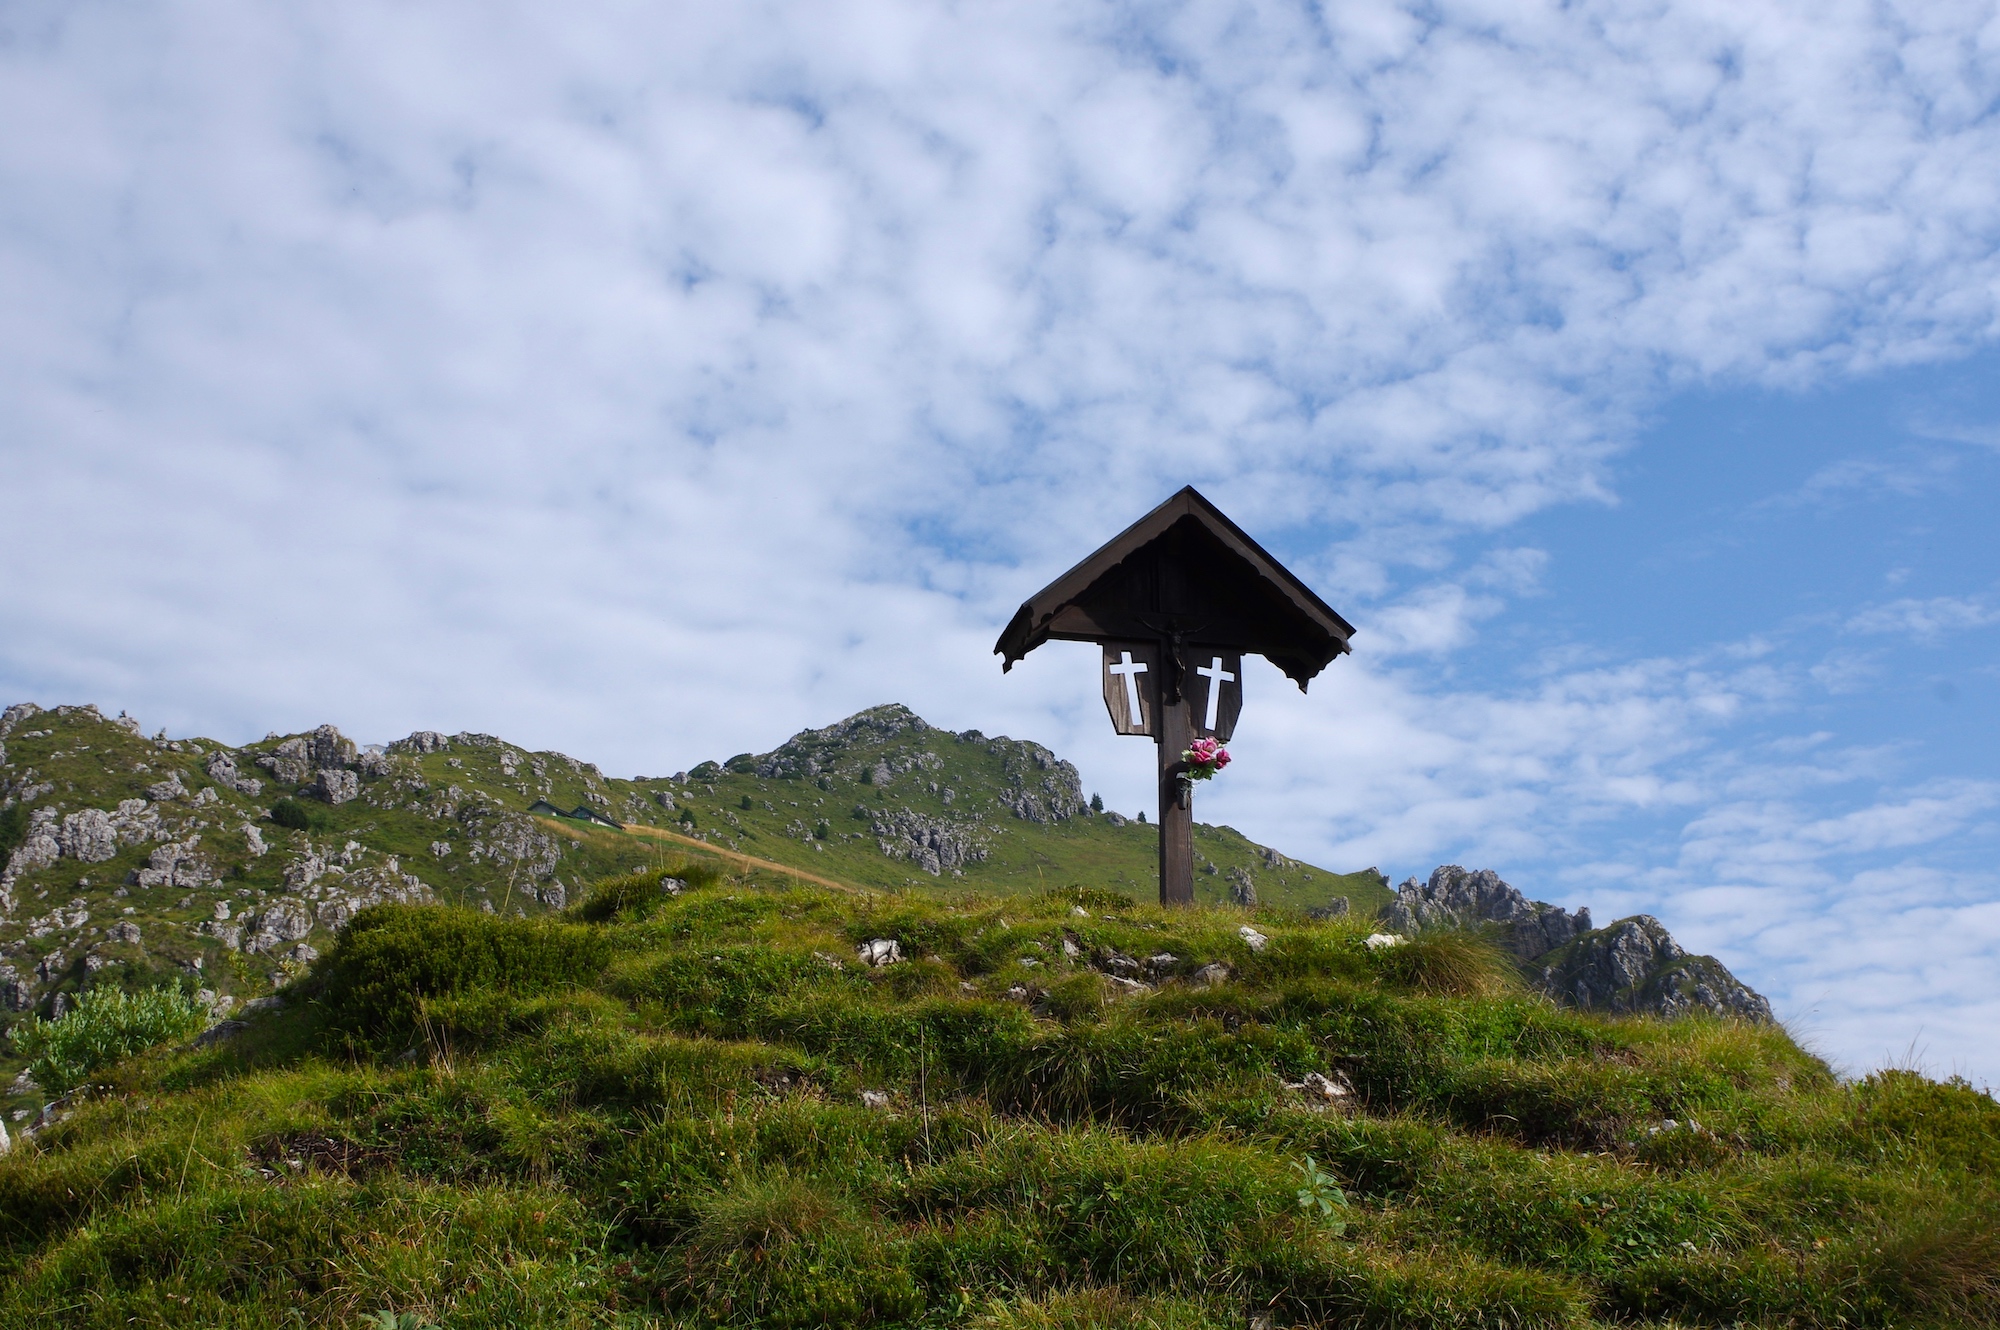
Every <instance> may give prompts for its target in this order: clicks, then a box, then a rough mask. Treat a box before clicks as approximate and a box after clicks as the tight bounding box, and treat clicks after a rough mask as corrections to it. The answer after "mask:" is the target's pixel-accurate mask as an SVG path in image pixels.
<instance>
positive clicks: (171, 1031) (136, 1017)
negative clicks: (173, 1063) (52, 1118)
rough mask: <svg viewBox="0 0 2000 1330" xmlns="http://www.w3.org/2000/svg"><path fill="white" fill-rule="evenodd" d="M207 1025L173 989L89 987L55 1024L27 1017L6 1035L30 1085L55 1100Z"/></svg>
mask: <svg viewBox="0 0 2000 1330" xmlns="http://www.w3.org/2000/svg"><path fill="white" fill-rule="evenodd" d="M206 1024H208V1007H207V1005H206V1004H204V1003H201V1002H198V1001H196V1000H195V999H194V997H193V996H192V995H191V994H188V993H185V992H183V991H181V990H180V989H178V988H155V989H151V990H148V991H146V992H143V993H127V992H124V991H122V990H120V989H116V988H93V989H91V990H90V991H89V992H87V993H85V994H83V995H82V996H81V997H79V998H78V999H77V1001H76V1006H74V1007H72V1008H71V1009H70V1010H69V1011H68V1012H66V1013H65V1014H63V1015H62V1016H61V1017H59V1018H57V1019H56V1020H53V1021H45V1020H42V1019H41V1018H39V1017H36V1016H30V1017H28V1018H27V1019H26V1020H24V1021H21V1022H19V1023H17V1024H16V1025H15V1026H14V1027H13V1029H12V1030H11V1031H10V1032H9V1033H10V1034H11V1035H12V1036H13V1040H14V1047H15V1049H16V1050H17V1051H18V1052H19V1053H20V1054H21V1055H22V1056H23V1057H25V1058H27V1059H28V1071H29V1074H30V1075H32V1076H33V1077H34V1078H35V1083H36V1084H37V1085H39V1086H41V1087H42V1089H44V1090H46V1091H47V1092H48V1093H50V1094H52V1095H59V1094H65V1093H67V1092H69V1091H70V1090H73V1089H75V1088H76V1087H77V1086H79V1085H81V1084H83V1082H84V1081H85V1079H86V1078H88V1077H89V1076H90V1075H91V1074H92V1073H94V1072H97V1071H100V1070H102V1069H104V1068H105V1067H108V1066H110V1065H111V1064H113V1063H115V1062H118V1061H120V1060H122V1059H124V1058H128V1057H130V1056H132V1054H134V1053H139V1052H143V1051H144V1050H146V1049H149V1048H156V1047H158V1046H159V1045H161V1044H165V1043H172V1042H174V1041H176V1040H181V1039H189V1038H192V1037H193V1036H194V1035H196V1034H198V1033H200V1031H201V1028H202V1027H203V1026H204V1025H206Z"/></svg>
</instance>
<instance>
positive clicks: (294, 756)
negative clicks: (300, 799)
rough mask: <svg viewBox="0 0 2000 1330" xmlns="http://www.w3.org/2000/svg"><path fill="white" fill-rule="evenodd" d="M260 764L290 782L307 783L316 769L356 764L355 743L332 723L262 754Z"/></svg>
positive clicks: (280, 778)
mask: <svg viewBox="0 0 2000 1330" xmlns="http://www.w3.org/2000/svg"><path fill="white" fill-rule="evenodd" d="M257 765H258V766H260V767H262V768H264V769H265V770H266V771H268V772H270V773H271V774H272V775H273V776H275V777H277V778H278V780H279V781H281V782H282V783H284V784H286V785H303V784H304V783H305V782H306V781H307V780H309V779H311V778H312V777H313V775H314V774H315V773H316V772H321V771H328V770H339V769H344V768H347V767H351V766H353V765H354V742H353V741H352V740H351V739H348V738H347V737H346V736H345V735H343V734H341V732H340V731H339V730H337V729H335V728H334V727H333V726H331V725H322V726H320V727H319V728H318V729H316V730H314V731H313V732H312V733H311V734H295V735H293V736H292V737H291V738H289V739H287V740H285V741H284V742H283V743H281V744H279V745H278V746H277V747H276V748H273V749H272V750H271V751H270V752H268V753H265V754H263V755H261V756H260V757H258V759H257Z"/></svg>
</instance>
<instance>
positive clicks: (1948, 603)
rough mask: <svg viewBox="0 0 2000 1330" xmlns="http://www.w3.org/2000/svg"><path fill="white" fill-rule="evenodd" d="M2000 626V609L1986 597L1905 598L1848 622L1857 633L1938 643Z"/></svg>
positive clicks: (1870, 610)
mask: <svg viewBox="0 0 2000 1330" xmlns="http://www.w3.org/2000/svg"><path fill="white" fill-rule="evenodd" d="M1995 623H2000V608H1996V607H1995V606H1994V605H1992V604H1991V603H1990V602H1989V601H1988V600H1987V599H1986V598H1985V597H1983V596H1932V597H1930V598H1928V599H1915V598H1905V599H1902V600H1892V601H1890V602H1888V603H1887V604H1884V605H1875V606H1871V607H1870V608H1868V609H1866V610H1863V611H1862V612H1861V613H1859V614H1856V615H1854V616H1853V617H1852V618H1850V619H1848V621H1847V629H1848V631H1849V632H1853V633H1895V634H1901V635H1903V636H1907V637H1912V638H1915V639H1916V640H1917V641H1919V642H1935V641H1937V640H1938V639H1939V638H1941V637H1943V636H1944V635H1945V634H1946V633H1949V632H1953V631H1961V630H1964V629H1968V628H1984V627H1986V626H1988V625H1989V624H1995Z"/></svg>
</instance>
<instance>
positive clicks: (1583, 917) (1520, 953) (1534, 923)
mask: <svg viewBox="0 0 2000 1330" xmlns="http://www.w3.org/2000/svg"><path fill="white" fill-rule="evenodd" d="M1381 919H1382V922H1383V923H1385V924H1388V925H1389V927H1390V929H1391V930H1392V931H1394V932H1397V933H1404V934H1411V933H1417V932H1420V931H1422V930H1423V929H1426V928H1478V927H1481V926H1484V925H1497V928H1496V930H1495V931H1496V933H1497V935H1498V937H1499V939H1500V942H1501V945H1502V946H1503V947H1505V948H1506V950H1507V951H1509V952H1511V953H1512V954H1513V955H1514V957H1515V959H1517V960H1530V959H1533V958H1534V957H1536V956H1539V955H1541V954H1542V953H1543V952H1545V951H1548V950H1549V949H1550V948H1552V947H1559V946H1561V945H1562V944H1563V943H1565V942H1567V941H1569V940H1570V939H1571V938H1573V937H1575V936H1576V935H1577V934H1579V933H1587V932H1589V931H1590V911H1589V910H1587V909H1583V910H1578V911H1577V912H1576V913H1575V914H1571V913H1569V912H1568V911H1567V910H1564V909H1563V908H1562V907H1561V906H1559V905H1549V904H1547V903H1545V902H1542V901H1531V900H1529V899H1528V898H1527V897H1525V896H1523V895H1522V894H1521V893H1520V892H1519V891H1517V890H1515V889H1514V888H1513V887H1510V886H1508V885H1507V884H1506V883H1505V882H1502V881H1501V880H1500V875H1499V874H1497V873H1495V872H1494V871H1493V870H1492V869H1490V868H1483V869H1480V870H1479V871H1478V872H1473V873H1469V872H1467V871H1466V870H1465V869H1463V868H1460V867H1459V866H1458V865H1456V864H1442V865H1440V866H1439V867H1438V868H1437V869H1436V870H1435V871H1433V872H1432V873H1431V876H1430V881H1429V882H1418V881H1417V879H1415V878H1410V879H1409V880H1408V881H1406V882H1404V883H1403V885H1402V886H1400V887H1398V888H1397V889H1396V899H1395V900H1393V901H1391V902H1390V903H1389V904H1388V905H1386V906H1384V907H1383V909H1382V913H1381Z"/></svg>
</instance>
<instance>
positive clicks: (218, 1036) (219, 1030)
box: [194, 1021, 250, 1048]
mask: <svg viewBox="0 0 2000 1330" xmlns="http://www.w3.org/2000/svg"><path fill="white" fill-rule="evenodd" d="M249 1028H250V1022H248V1021H217V1022H216V1023H215V1024H213V1025H211V1026H209V1027H208V1028H207V1029H206V1030H203V1031H202V1032H201V1033H200V1034H198V1035H196V1036H195V1037H194V1046H195V1047H196V1048H207V1047H208V1046H209V1045H211V1044H220V1043H222V1042H224V1041H225V1040H229V1039H234V1038H235V1037H236V1036H237V1035H239V1034H242V1033H243V1032H244V1031H245V1030H247V1029H249Z"/></svg>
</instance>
